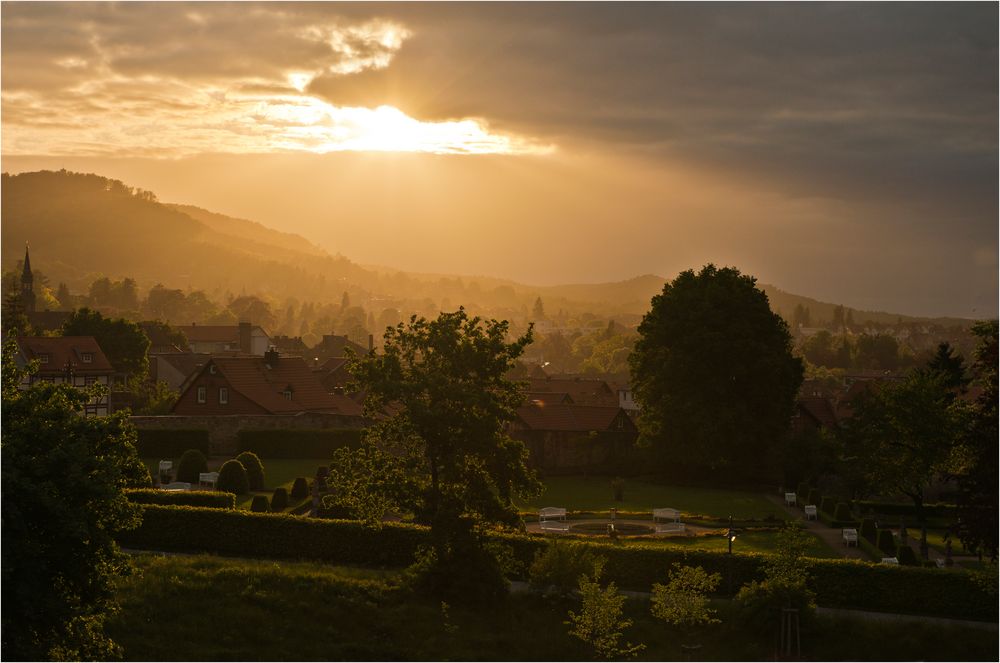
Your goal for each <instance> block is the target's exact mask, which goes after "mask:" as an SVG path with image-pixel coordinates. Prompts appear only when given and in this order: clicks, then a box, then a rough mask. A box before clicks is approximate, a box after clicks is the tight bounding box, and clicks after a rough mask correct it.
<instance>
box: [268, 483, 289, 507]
mask: <svg viewBox="0 0 1000 663" xmlns="http://www.w3.org/2000/svg"><path fill="white" fill-rule="evenodd" d="M287 508H288V491H287V490H285V489H284V488H275V489H274V495H272V496H271V510H272V511H275V512H278V511H284V510H285V509H287Z"/></svg>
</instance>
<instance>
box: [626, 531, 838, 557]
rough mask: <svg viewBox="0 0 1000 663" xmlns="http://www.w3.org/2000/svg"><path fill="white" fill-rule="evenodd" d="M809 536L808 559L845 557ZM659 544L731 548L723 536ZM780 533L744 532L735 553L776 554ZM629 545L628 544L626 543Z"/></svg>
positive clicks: (678, 538) (682, 538)
mask: <svg viewBox="0 0 1000 663" xmlns="http://www.w3.org/2000/svg"><path fill="white" fill-rule="evenodd" d="M806 534H807V535H808V536H809V547H808V548H806V552H805V555H806V556H807V557H821V558H830V559H839V558H841V557H842V556H843V555H841V554H840V553H839V552H837V551H835V550H833V549H832V548H830V546H828V545H827V544H826V543H825V542H824V541H823V540H822V539H820V538H819V537H818V536H816V535H815V534H812V533H811V532H808V531H807V532H806ZM656 541H657V542H659V543H662V544H663V545H665V546H672V547H678V548H690V549H692V550H713V551H725V550H728V549H729V547H728V545H727V541H726V537H725V536H723V535H721V534H707V535H702V536H672V537H669V538H665V539H656ZM777 543H778V532H774V531H763V532H761V531H744V532H739V533H738V534H737V535H736V541H734V542H733V551H734V552H756V553H769V554H770V553H774V552H775V551H776V550H777ZM626 545H628V542H626Z"/></svg>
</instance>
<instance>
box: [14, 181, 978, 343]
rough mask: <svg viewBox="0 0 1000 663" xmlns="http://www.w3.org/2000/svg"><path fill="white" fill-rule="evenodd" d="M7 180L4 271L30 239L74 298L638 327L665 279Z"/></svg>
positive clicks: (774, 294)
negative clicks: (332, 240)
mask: <svg viewBox="0 0 1000 663" xmlns="http://www.w3.org/2000/svg"><path fill="white" fill-rule="evenodd" d="M2 182H3V184H2V194H3V198H2V217H3V224H2V240H3V242H2V259H3V264H4V269H6V270H9V269H10V268H11V266H12V265H14V264H16V262H17V260H19V259H20V258H21V257H22V256H23V250H24V244H25V242H30V243H31V247H32V258H33V264H34V265H35V266H36V267H38V268H39V269H41V270H42V271H43V272H44V273H45V274H46V275H47V276H48V277H49V278H50V279H52V282H53V285H54V284H55V283H56V282H58V281H64V282H66V283H68V284H69V285H70V287H71V289H73V290H74V291H76V292H83V291H85V290H86V288H87V286H88V285H89V283H90V281H92V280H93V279H94V278H96V277H98V276H109V277H111V278H123V277H126V276H128V277H132V278H135V279H136V280H137V281H138V282H139V284H140V286H141V287H145V288H148V287H150V286H151V285H153V284H155V283H162V284H164V285H166V286H168V287H174V288H182V289H202V290H205V291H206V292H208V293H209V294H210V295H213V296H215V297H223V296H225V295H226V294H230V295H232V294H240V293H241V292H246V293H248V294H255V293H256V294H261V295H263V296H268V297H271V298H274V299H275V300H278V301H279V302H280V301H281V300H284V299H287V298H294V299H296V300H298V301H305V300H313V301H328V302H335V301H337V302H339V301H340V298H341V295H342V293H343V292H345V291H350V292H351V293H352V296H360V297H361V298H363V299H370V300H375V301H381V302H383V303H384V305H387V306H388V305H402V306H404V308H405V302H407V301H409V302H417V301H420V300H426V299H431V300H433V301H434V302H435V304H436V305H440V306H441V307H444V306H445V304H446V303H447V304H448V305H449V306H450V307H457V306H458V305H459V304H465V305H467V307H468V308H469V309H470V310H472V311H473V312H477V309H478V308H488V309H491V310H499V311H500V312H501V313H504V312H506V311H514V312H516V311H519V310H523V309H524V308H528V310H530V307H531V305H532V303H533V302H534V300H535V298H536V297H541V298H542V300H543V302H544V304H545V307H546V311H547V312H548V313H549V314H550V315H551V314H555V313H556V312H557V311H558V310H560V309H563V310H565V311H566V312H567V313H571V314H572V313H579V312H585V311H589V312H592V313H595V314H599V315H603V316H622V317H623V319H631V320H633V321H637V320H638V318H639V317H640V316H641V315H642V314H644V313H645V312H646V311H647V310H648V307H649V301H650V299H651V298H652V296H653V295H655V294H657V293H659V292H660V291H661V290H662V289H663V285H664V283H666V282H667V279H665V278H663V277H660V276H655V275H652V274H645V275H642V276H637V277H634V278H631V279H626V280H624V281H617V282H610V283H596V284H566V285H556V286H533V285H527V284H522V283H518V282H516V281H512V280H508V279H500V278H492V277H483V276H474V277H469V276H455V275H442V274H420V273H404V272H401V271H399V270H394V269H391V268H387V267H381V266H361V265H358V264H356V263H354V262H351V261H350V260H348V259H347V258H344V257H342V256H332V255H330V254H329V253H327V252H326V251H325V250H323V249H322V248H320V247H318V246H316V245H315V244H313V243H312V242H310V241H308V240H307V239H305V238H303V237H302V236H300V235H296V234H293V233H285V232H281V231H278V230H274V229H272V228H268V227H266V226H264V225H262V224H260V223H257V222H254V221H250V220H246V219H237V218H233V217H229V216H226V215H223V214H218V213H216V212H211V211H209V210H205V209H202V208H200V207H196V206H193V205H182V204H170V203H161V202H159V201H157V200H156V198H155V196H154V195H153V194H151V193H149V192H144V191H137V190H134V189H132V188H130V187H128V186H126V185H124V184H123V183H121V182H118V181H116V180H109V179H107V178H103V177H100V176H98V175H94V174H81V173H71V172H67V171H38V172H31V173H21V174H18V175H9V174H7V173H4V174H3V179H2ZM692 267H695V268H697V267H700V266H692ZM760 287H761V288H762V289H763V290H764V291H765V292H766V293H767V294H768V296H769V298H770V299H771V304H772V308H773V309H774V310H775V311H777V312H778V313H780V314H782V315H784V316H785V317H790V316H791V313H792V311H793V310H794V309H795V307H796V306H797V305H802V306H806V307H809V309H810V313H811V315H812V317H813V319H814V320H817V319H826V320H829V319H831V318H832V312H833V309H834V307H835V306H836V305H835V304H831V303H826V302H820V301H818V300H815V299H812V298H808V297H803V296H799V295H793V294H790V293H787V292H785V291H783V290H780V289H778V288H776V287H774V286H771V285H766V284H760ZM401 302H402V304H401ZM854 319H855V321H856V322H858V323H864V322H865V321H869V320H870V321H873V322H880V323H894V322H896V321H897V319H902V320H904V321H922V320H923V321H930V320H931V319H929V318H920V317H915V316H904V315H897V314H891V313H883V312H871V311H854ZM933 321H934V322H938V323H942V324H965V323H968V322H969V321H967V320H962V319H958V318H938V319H933Z"/></svg>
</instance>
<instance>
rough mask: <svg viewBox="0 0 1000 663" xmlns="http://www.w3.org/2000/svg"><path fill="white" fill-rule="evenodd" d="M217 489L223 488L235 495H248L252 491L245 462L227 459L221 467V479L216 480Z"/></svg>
mask: <svg viewBox="0 0 1000 663" xmlns="http://www.w3.org/2000/svg"><path fill="white" fill-rule="evenodd" d="M215 487H216V489H217V490H222V491H225V492H227V493H233V494H234V495H246V494H247V493H249V492H250V484H248V483H247V471H246V468H244V467H243V463H241V462H240V461H238V460H235V459H233V460H227V461H226V462H225V463H223V465H222V467H221V468H219V480H218V482H216V484H215Z"/></svg>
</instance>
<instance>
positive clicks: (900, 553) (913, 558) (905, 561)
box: [896, 544, 920, 566]
mask: <svg viewBox="0 0 1000 663" xmlns="http://www.w3.org/2000/svg"><path fill="white" fill-rule="evenodd" d="M896 559H898V560H899V563H900V564H902V565H903V566H920V560H919V559H917V554H916V553H915V552H913V548H911V547H910V546H907V545H903V544H899V546H897V548H896Z"/></svg>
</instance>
